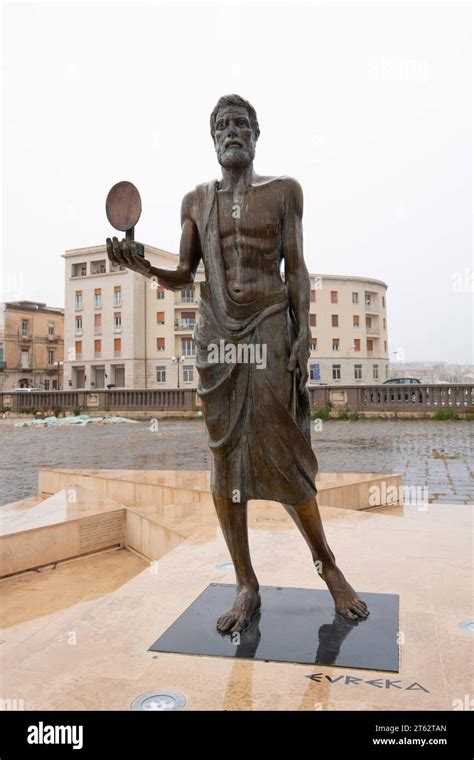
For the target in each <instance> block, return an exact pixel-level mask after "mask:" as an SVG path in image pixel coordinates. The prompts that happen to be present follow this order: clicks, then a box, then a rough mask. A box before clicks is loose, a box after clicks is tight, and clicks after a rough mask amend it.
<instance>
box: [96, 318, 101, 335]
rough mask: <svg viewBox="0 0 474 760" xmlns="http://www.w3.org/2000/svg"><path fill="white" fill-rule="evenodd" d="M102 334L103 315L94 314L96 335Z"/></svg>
mask: <svg viewBox="0 0 474 760" xmlns="http://www.w3.org/2000/svg"><path fill="white" fill-rule="evenodd" d="M101 332H102V314H94V335H100V334H101Z"/></svg>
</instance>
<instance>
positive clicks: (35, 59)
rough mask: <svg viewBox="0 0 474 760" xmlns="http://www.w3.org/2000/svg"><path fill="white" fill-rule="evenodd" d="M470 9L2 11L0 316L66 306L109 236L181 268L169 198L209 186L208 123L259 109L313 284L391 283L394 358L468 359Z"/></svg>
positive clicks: (263, 158)
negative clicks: (13, 306)
mask: <svg viewBox="0 0 474 760" xmlns="http://www.w3.org/2000/svg"><path fill="white" fill-rule="evenodd" d="M470 14H471V8H470V4H469V3H464V2H461V3H457V2H452V1H449V2H438V3H431V2H420V3H417V2H409V3H408V2H394V3H390V2H381V1H380V0H379V1H378V2H370V3H360V2H350V3H341V2H337V1H334V2H325V3H316V2H315V3H310V2H306V3H301V4H299V3H296V2H291V3H290V2H287V3H279V4H276V3H271V2H266V3H262V4H258V3H251V4H249V3H245V2H244V3H241V4H238V3H236V4H234V3H225V4H222V3H221V4H215V3H200V2H193V3H189V4H185V3H182V2H176V1H175V2H173V3H162V2H146V3H138V2H133V3H116V2H102V3H98V2H86V1H83V2H79V3H77V2H76V3H73V2H64V1H63V2H61V3H42V2H37V3H24V2H18V1H17V2H5V3H4V4H3V98H2V102H3V116H2V127H3V181H2V195H3V199H2V218H3V225H2V246H1V249H2V250H1V253H2V255H3V278H2V288H3V293H2V296H1V297H2V299H3V300H12V299H15V298H20V297H21V298H27V299H32V300H41V301H46V302H47V303H48V304H49V305H53V306H58V305H63V303H64V262H63V259H61V258H60V255H61V253H62V252H63V251H64V249H67V248H76V247H81V246H87V245H98V244H99V243H101V242H103V241H105V237H106V236H107V235H109V234H110V233H111V232H112V230H111V228H110V226H109V224H108V222H107V219H106V216H105V208H104V204H105V198H106V195H107V192H108V190H109V189H110V187H111V186H112V185H113V184H115V182H117V181H119V180H122V179H128V180H130V181H132V182H134V183H135V184H136V185H137V187H138V189H139V190H140V194H141V196H142V203H143V212H142V217H141V220H140V222H139V224H138V225H137V228H136V237H137V239H139V240H140V241H142V242H146V243H149V244H151V245H156V246H159V247H162V248H165V249H167V250H171V251H177V248H178V244H179V234H180V228H179V210H180V204H181V198H182V196H183V195H184V194H185V192H187V191H188V190H189V189H191V188H192V187H194V186H195V185H196V184H197V183H199V182H203V181H206V180H209V179H212V178H214V177H218V176H220V175H219V166H218V164H217V161H216V158H215V153H214V149H213V146H212V142H211V138H210V135H209V114H210V111H211V110H212V108H213V107H214V105H215V103H216V101H217V99H218V97H219V96H220V95H223V94H227V93H230V92H237V93H239V94H240V95H242V96H243V97H246V98H247V99H249V100H250V101H251V102H252V103H253V105H254V106H255V108H256V110H257V114H258V118H259V122H260V128H261V136H260V140H259V143H258V145H257V156H256V160H255V168H256V170H257V172H259V173H261V174H275V175H278V174H288V175H291V176H294V177H296V178H297V179H298V180H299V181H300V182H301V184H302V186H303V190H304V193H305V215H304V234H305V256H306V261H307V264H308V268H309V270H310V271H312V272H316V273H317V272H321V273H332V274H349V275H360V276H369V277H376V278H380V279H382V280H384V281H385V282H387V283H388V286H389V291H388V309H389V311H388V326H389V338H390V350H391V351H394V350H395V349H397V348H399V347H403V349H404V353H405V358H406V360H407V361H414V360H445V361H451V362H461V363H468V362H471V361H472V347H471V340H472V328H471V317H472V312H471V303H472V290H471V291H470V287H469V278H470V277H471V274H470V273H471V272H472V259H471V256H472V230H471V193H472V190H471V179H472V165H471V139H472V134H471V133H472V120H471V100H472V93H471V87H472V84H471V53H472V27H471V18H470Z"/></svg>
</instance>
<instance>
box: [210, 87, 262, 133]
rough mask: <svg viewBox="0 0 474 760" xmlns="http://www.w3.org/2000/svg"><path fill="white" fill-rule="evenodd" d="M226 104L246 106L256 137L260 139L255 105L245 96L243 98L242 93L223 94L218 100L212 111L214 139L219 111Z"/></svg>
mask: <svg viewBox="0 0 474 760" xmlns="http://www.w3.org/2000/svg"><path fill="white" fill-rule="evenodd" d="M225 106H238V107H239V108H245V110H246V111H247V113H248V115H249V120H250V126H251V127H252V129H253V133H254V135H255V139H256V140H258V137H259V135H260V127H259V126H258V119H257V112H256V111H255V108H254V107H253V105H252V104H251V103H249V102H248V100H244V98H241V97H240V95H223V96H222V97H221V98H219V100H218V101H217V105H216V107H215V108H214V110H213V112H212V113H211V135H212V139H214V135H215V132H216V119H217V113H218V111H219V109H220V108H224V107H225Z"/></svg>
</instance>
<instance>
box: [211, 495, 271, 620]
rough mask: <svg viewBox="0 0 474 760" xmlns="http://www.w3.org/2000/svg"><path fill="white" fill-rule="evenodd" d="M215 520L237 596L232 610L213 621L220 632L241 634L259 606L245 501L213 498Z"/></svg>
mask: <svg viewBox="0 0 474 760" xmlns="http://www.w3.org/2000/svg"><path fill="white" fill-rule="evenodd" d="M213 498H214V506H215V508H216V512H217V517H218V518H219V523H220V526H221V529H222V533H223V534H224V538H225V541H226V544H227V548H228V549H229V552H230V556H231V558H232V562H233V563H234V568H235V577H236V582H237V594H236V597H235V601H234V605H233V607H232V608H231V609H230V610H229V611H228V612H225V613H224V614H223V615H221V617H220V618H219V619H218V621H217V630H218V631H220V632H221V633H235V632H239V633H241V632H242V631H243V630H245V628H248V626H249V625H250V620H251V617H252V615H253V613H254V612H255V611H256V610H257V609H258V608H259V607H260V594H259V593H258V589H259V586H258V580H257V576H256V575H255V572H254V569H253V567H252V561H251V559H250V549H249V537H248V528H247V502H243V503H240V504H236V503H235V502H233V501H232V500H231V499H224V498H222V497H219V496H214V497H213Z"/></svg>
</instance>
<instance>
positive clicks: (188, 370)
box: [183, 364, 194, 383]
mask: <svg viewBox="0 0 474 760" xmlns="http://www.w3.org/2000/svg"><path fill="white" fill-rule="evenodd" d="M193 379H194V367H193V365H192V364H184V365H183V380H184V382H185V383H192V381H193Z"/></svg>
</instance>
